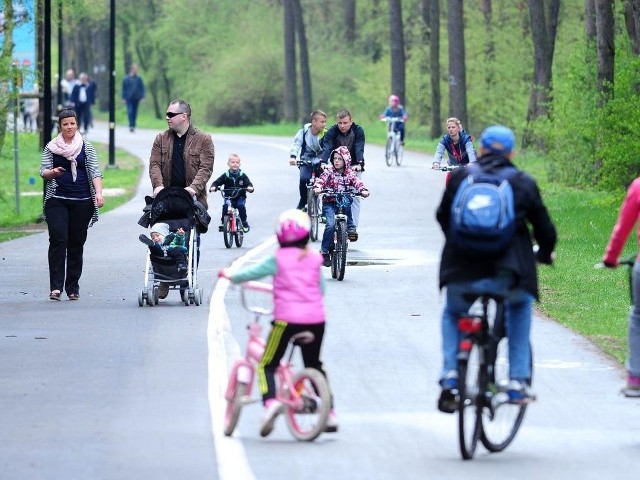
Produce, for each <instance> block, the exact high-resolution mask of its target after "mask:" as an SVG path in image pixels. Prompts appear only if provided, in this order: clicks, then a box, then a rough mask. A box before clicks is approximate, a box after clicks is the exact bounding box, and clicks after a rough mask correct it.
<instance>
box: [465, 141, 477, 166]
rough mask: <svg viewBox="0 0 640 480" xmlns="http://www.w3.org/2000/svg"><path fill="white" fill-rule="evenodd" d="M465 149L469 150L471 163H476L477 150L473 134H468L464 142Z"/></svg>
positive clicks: (468, 155) (468, 154)
mask: <svg viewBox="0 0 640 480" xmlns="http://www.w3.org/2000/svg"><path fill="white" fill-rule="evenodd" d="M464 149H465V150H466V151H467V157H468V158H469V163H474V162H476V161H478V159H477V158H476V151H475V149H474V148H473V140H471V136H469V135H467V141H466V142H465V144H464Z"/></svg>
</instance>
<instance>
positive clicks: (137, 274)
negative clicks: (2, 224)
mask: <svg viewBox="0 0 640 480" xmlns="http://www.w3.org/2000/svg"><path fill="white" fill-rule="evenodd" d="M97 127H98V128H97V129H96V130H95V131H94V132H91V133H90V135H89V140H91V141H105V142H106V140H107V138H108V131H107V129H106V126H105V125H97ZM155 133H156V132H152V131H144V130H139V131H137V132H135V133H134V134H132V133H130V132H128V130H126V129H125V128H120V127H119V128H118V129H117V132H116V142H117V145H118V146H119V147H121V148H125V149H127V150H129V151H130V152H132V153H133V154H135V155H137V156H139V157H140V158H141V160H142V161H143V162H145V164H146V163H147V161H148V155H149V152H150V148H151V144H152V141H153V138H154V135H155ZM293 133H294V132H292V135H293ZM213 138H214V143H215V145H216V164H215V168H214V176H218V175H220V174H221V173H222V172H223V171H224V169H225V163H226V158H227V156H228V154H229V153H231V152H234V151H235V152H238V153H239V154H240V155H241V156H242V157H243V168H244V169H245V170H246V171H247V173H248V174H249V176H250V177H251V178H252V180H253V181H254V183H255V184H256V192H255V193H254V194H252V195H251V196H250V197H249V201H248V209H249V220H250V223H251V225H252V230H251V232H250V233H249V234H248V235H246V237H245V245H244V246H243V248H240V249H237V248H235V247H234V248H232V249H226V248H225V247H224V245H223V243H222V238H221V235H220V234H219V233H217V232H216V231H215V230H216V229H215V222H216V221H217V220H218V214H219V208H220V205H221V199H220V197H219V196H216V195H210V196H209V204H210V209H209V210H210V213H211V214H212V217H213V218H214V220H213V223H212V225H214V228H213V229H212V231H211V232H210V233H207V234H206V235H203V236H202V260H201V264H200V269H199V278H200V282H199V283H200V285H201V286H202V287H203V289H204V304H203V305H201V306H195V305H192V306H189V307H185V306H184V305H183V304H182V303H181V302H180V300H179V298H178V295H177V294H176V292H171V294H170V295H169V297H168V298H167V299H166V300H165V301H161V304H160V305H158V306H156V307H153V308H151V307H147V306H145V307H144V308H139V307H138V305H137V295H138V292H139V291H140V289H141V288H142V285H143V270H144V260H145V247H144V246H143V245H142V244H141V243H140V242H139V241H138V239H137V237H138V235H139V234H140V233H143V232H145V230H144V229H142V228H141V227H139V226H138V225H137V220H138V218H139V217H140V214H141V209H142V207H143V206H144V200H143V197H144V195H145V194H148V193H149V190H150V186H149V182H148V176H147V174H146V172H144V173H143V175H142V178H141V183H140V188H139V190H138V192H137V194H136V196H135V198H134V199H133V200H132V201H131V202H129V203H127V204H126V205H124V206H122V207H120V208H118V209H117V210H115V211H112V212H109V213H108V214H105V215H103V216H101V218H100V221H99V222H98V223H97V224H96V225H95V226H94V227H93V228H91V229H90V231H89V240H88V241H87V245H86V248H85V268H84V273H83V276H82V280H81V299H80V301H78V302H70V301H67V300H66V298H65V299H64V300H63V301H62V302H51V301H50V300H48V297H47V295H48V272H47V257H46V252H47V234H46V233H42V234H36V235H32V236H30V237H26V238H22V239H18V240H14V241H11V242H5V243H1V244H0V262H1V263H0V265H2V275H1V276H0V305H1V307H2V308H1V309H0V385H1V390H0V426H1V428H0V444H1V445H2V449H1V450H0V472H2V473H0V478H2V479H11V480H13V479H63V478H64V479H138V478H142V477H147V478H153V479H187V478H188V479H221V480H229V479H234V480H235V479H241V480H244V479H247V480H250V479H253V478H256V479H280V478H286V477H288V478H293V479H321V478H323V479H324V478H334V479H340V480H342V479H349V480H351V479H374V480H376V479H381V480H382V479H385V480H386V479H398V478H407V479H412V478H461V477H468V476H470V475H478V476H481V477H489V476H492V477H507V476H510V477H513V478H520V479H538V478H580V479H596V478H597V479H600V478H603V477H604V478H626V477H627V475H628V472H629V471H633V467H634V466H635V464H636V463H637V460H636V459H637V453H638V450H639V448H640V440H639V437H640V435H639V434H638V433H637V430H638V424H639V421H638V413H639V410H638V409H639V407H640V401H637V400H628V399H624V398H623V397H621V396H620V395H618V393H617V391H618V389H619V387H620V385H621V382H622V379H623V371H622V369H621V368H620V367H619V366H618V365H615V364H614V363H612V362H611V361H609V360H608V359H607V358H605V357H604V356H603V355H601V354H600V353H599V352H598V351H597V349H595V348H594V347H593V346H591V345H590V344H589V343H588V342H586V341H585V340H583V339H581V338H580V337H578V336H576V335H574V334H572V333H571V332H569V331H567V330H566V329H564V328H562V327H559V326H558V325H556V324H555V323H554V322H553V321H551V320H547V319H541V318H537V319H536V321H535V325H534V333H533V342H534V350H535V362H536V383H535V390H536V393H537V394H538V397H539V401H538V402H537V403H536V404H534V405H532V407H531V408H530V409H529V412H528V413H527V418H526V420H525V424H524V426H523V428H522V430H521V432H520V433H519V434H518V438H517V439H516V441H515V442H514V444H513V445H512V446H510V447H509V449H508V450H507V451H505V452H504V453H501V454H488V453H487V452H486V451H484V450H482V447H480V448H479V451H478V453H477V455H476V459H475V460H473V461H472V462H463V461H461V460H460V457H459V453H458V450H457V437H456V421H455V417H454V416H452V415H444V414H440V413H438V412H437V411H436V409H435V402H436V398H437V394H438V389H437V387H436V375H437V371H438V368H439V365H440V355H439V348H440V334H439V327H438V324H439V313H440V310H441V308H442V297H441V296H440V294H439V292H438V289H437V266H438V254H439V251H440V248H441V244H442V235H441V233H440V230H439V228H438V226H437V224H436V223H435V221H434V209H435V206H436V205H437V203H438V201H439V198H440V195H441V191H442V185H443V183H444V178H443V176H442V175H441V174H439V173H438V172H432V171H430V170H429V164H430V159H429V158H428V156H426V155H418V154H412V153H409V152H407V153H406V156H405V164H404V165H403V166H402V167H401V168H397V167H391V168H388V167H386V166H385V165H384V162H383V160H382V157H381V155H382V150H381V149H380V148H376V147H368V148H367V160H368V168H367V172H366V173H365V176H364V180H365V182H366V183H367V184H368V186H369V188H370V190H371V192H372V195H371V197H370V198H369V199H367V200H365V201H364V202H363V209H362V216H361V227H360V228H359V231H360V234H361V238H360V240H359V241H358V242H357V243H354V244H352V245H351V247H350V251H349V260H350V261H351V262H352V265H349V266H348V268H347V274H346V278H345V280H344V282H337V281H335V280H332V279H328V282H327V283H328V291H327V298H326V302H327V309H328V312H329V317H328V322H329V323H328V329H327V335H326V339H325V346H324V350H323V357H324V360H325V363H326V365H327V367H328V369H329V373H330V379H331V384H332V387H333V390H334V392H335V395H336V408H337V411H338V415H339V419H340V432H339V433H338V434H334V435H323V436H321V437H320V438H319V439H318V440H317V441H316V442H314V443H313V444H305V443H299V442H296V441H295V440H293V439H292V437H291V436H290V434H289V432H288V431H287V429H286V427H285V426H284V423H283V422H282V419H280V420H279V421H278V423H277V425H276V430H275V431H274V433H273V434H272V435H271V436H270V437H269V438H267V439H262V438H260V437H259V435H258V425H259V417H260V414H261V411H260V408H259V407H258V406H251V407H247V408H246V409H245V411H243V414H242V417H241V420H240V425H239V427H238V430H237V432H236V433H235V434H234V436H233V437H232V438H225V437H223V435H222V434H221V430H222V426H221V424H220V413H221V408H222V403H221V392H222V389H223V388H224V384H225V382H226V371H227V369H228V367H229V365H230V362H231V361H232V360H233V358H234V357H235V356H236V355H237V354H238V352H239V349H240V348H241V346H242V345H244V341H245V338H246V337H245V331H244V324H245V322H246V319H247V315H246V314H245V313H244V312H243V311H242V310H241V309H240V308H239V307H238V297H237V292H236V291H235V290H234V289H227V285H226V282H218V283H216V276H215V275H216V272H217V271H218V270H219V269H220V268H221V267H223V266H226V265H229V264H230V263H232V262H234V261H237V262H238V263H245V264H246V263H250V262H252V261H254V260H255V259H258V258H260V256H261V255H262V254H263V253H264V252H268V251H269V250H270V249H271V248H272V245H273V244H272V236H271V232H272V228H273V219H275V217H276V215H277V214H278V213H279V212H280V211H282V210H284V209H286V208H289V207H291V206H293V205H294V204H295V201H296V189H295V185H296V178H297V174H296V172H297V171H296V169H295V168H293V167H289V166H288V162H287V158H288V153H287V152H288V147H289V145H290V142H291V139H290V138H266V137H256V136H241V135H222V134H220V135H218V134H215V133H214V135H213ZM106 163H107V159H102V161H101V164H106ZM104 173H105V175H108V174H109V170H105V171H104ZM107 201H108V199H107ZM560 238H562V232H560ZM316 245H317V244H316ZM327 274H328V269H327Z"/></svg>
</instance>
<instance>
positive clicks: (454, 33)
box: [447, 0, 467, 125]
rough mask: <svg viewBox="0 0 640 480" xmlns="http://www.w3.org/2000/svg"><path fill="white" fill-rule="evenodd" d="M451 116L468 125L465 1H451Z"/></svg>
mask: <svg viewBox="0 0 640 480" xmlns="http://www.w3.org/2000/svg"><path fill="white" fill-rule="evenodd" d="M447 23H448V31H449V116H454V117H457V118H458V119H459V120H460V121H461V122H462V124H463V125H466V124H467V80H466V75H467V74H466V63H465V47H464V8H463V0H449V14H448V22H447Z"/></svg>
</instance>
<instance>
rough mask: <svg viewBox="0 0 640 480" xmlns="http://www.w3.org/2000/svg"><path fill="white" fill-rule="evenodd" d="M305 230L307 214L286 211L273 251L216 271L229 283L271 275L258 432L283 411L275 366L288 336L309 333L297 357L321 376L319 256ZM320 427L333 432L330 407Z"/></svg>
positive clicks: (260, 366)
mask: <svg viewBox="0 0 640 480" xmlns="http://www.w3.org/2000/svg"><path fill="white" fill-rule="evenodd" d="M310 229H311V225H310V222H309V217H308V215H307V214H305V213H304V212H302V211H300V210H287V211H286V212H284V213H282V214H281V215H280V217H279V219H278V223H277V226H276V237H277V239H278V243H279V244H280V248H278V249H277V250H276V251H275V253H274V254H273V255H269V256H267V257H266V258H265V259H264V260H262V261H261V262H260V263H258V264H256V265H252V266H249V267H245V268H242V269H240V270H239V271H235V272H232V271H230V270H228V269H223V270H221V271H220V273H219V274H218V276H220V277H224V278H227V279H229V280H231V281H232V282H233V283H242V282H246V281H249V280H257V279H260V278H263V277H266V276H268V275H271V276H273V302H274V311H273V312H274V321H273V322H272V325H273V328H272V329H271V332H270V333H269V337H268V339H267V344H266V346H265V351H264V352H265V353H264V356H263V357H262V360H261V361H260V363H259V364H258V379H259V384H260V389H261V392H262V400H263V404H264V407H265V411H264V416H263V418H262V426H261V429H260V435H261V436H263V437H266V436H267V435H269V434H270V433H271V431H272V430H273V426H274V424H275V420H276V418H277V416H278V415H279V414H280V413H282V403H281V402H280V401H278V400H276V398H275V395H276V384H275V371H276V368H277V367H278V365H279V364H280V360H281V359H282V356H283V355H284V353H285V350H286V348H287V345H288V343H289V339H290V338H291V337H292V336H293V335H296V334H298V333H300V332H305V331H308V332H311V333H313V336H314V340H313V341H312V342H310V343H306V344H303V345H300V349H301V352H302V359H303V361H304V365H305V367H308V368H314V369H316V370H318V371H319V372H321V373H322V374H323V375H324V376H325V378H326V372H325V371H324V369H323V367H322V361H321V360H320V349H321V347H322V338H323V336H324V328H325V310H324V302H323V298H322V296H323V294H324V288H325V287H324V277H323V275H322V272H321V264H322V257H320V255H318V253H317V252H315V251H314V250H312V249H310V248H309V247H308V245H307V244H308V243H309V231H310ZM327 383H328V380H327ZM325 431H326V432H337V431H338V421H337V418H336V415H335V412H334V410H333V408H332V409H331V412H330V414H329V419H328V421H327V426H326V430H325Z"/></svg>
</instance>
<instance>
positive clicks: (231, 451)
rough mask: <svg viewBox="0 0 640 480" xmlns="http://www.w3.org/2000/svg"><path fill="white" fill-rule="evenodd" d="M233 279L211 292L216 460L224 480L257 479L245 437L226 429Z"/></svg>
mask: <svg viewBox="0 0 640 480" xmlns="http://www.w3.org/2000/svg"><path fill="white" fill-rule="evenodd" d="M274 243H275V237H273V238H272V239H271V240H269V241H267V242H264V243H262V244H261V245H258V246H257V247H255V248H254V249H252V250H249V251H248V252H247V253H246V254H244V255H243V256H241V257H240V258H238V259H237V260H236V261H234V262H233V264H232V266H233V268H238V267H241V266H242V265H244V264H245V263H247V262H248V261H249V260H251V259H252V258H253V257H255V256H256V255H258V254H259V253H261V252H262V251H263V250H266V249H267V248H270V247H271V246H273V244H274ZM228 287H229V281H227V280H224V279H220V280H218V281H217V283H216V286H215V288H214V290H213V294H212V295H211V302H210V305H211V309H210V310H209V321H208V327H207V345H208V348H209V410H210V411H211V427H212V433H213V441H214V444H215V449H216V461H217V464H218V475H219V479H220V480H237V479H242V480H255V478H256V477H255V475H254V474H253V472H252V471H251V467H250V465H249V460H248V458H247V454H246V451H245V449H244V446H243V445H242V440H241V439H240V438H238V437H237V436H231V437H227V436H225V435H224V432H223V424H224V423H223V422H224V410H225V407H226V402H225V399H224V394H225V390H226V388H227V378H228V368H227V352H226V348H225V339H226V338H227V337H229V336H231V326H230V324H229V316H228V315H227V310H226V308H225V306H224V297H225V294H226V292H227V289H228Z"/></svg>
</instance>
